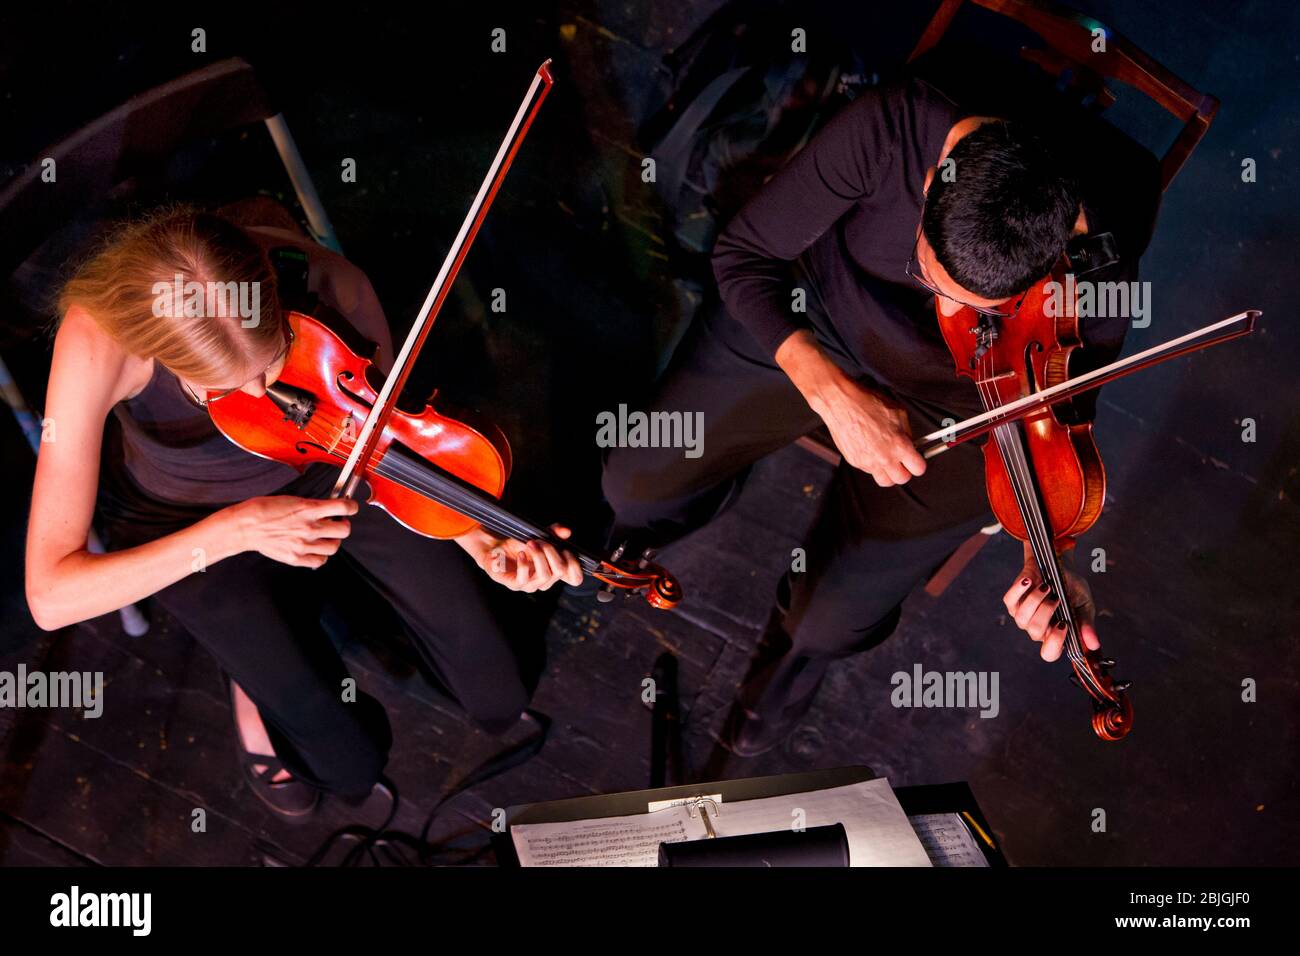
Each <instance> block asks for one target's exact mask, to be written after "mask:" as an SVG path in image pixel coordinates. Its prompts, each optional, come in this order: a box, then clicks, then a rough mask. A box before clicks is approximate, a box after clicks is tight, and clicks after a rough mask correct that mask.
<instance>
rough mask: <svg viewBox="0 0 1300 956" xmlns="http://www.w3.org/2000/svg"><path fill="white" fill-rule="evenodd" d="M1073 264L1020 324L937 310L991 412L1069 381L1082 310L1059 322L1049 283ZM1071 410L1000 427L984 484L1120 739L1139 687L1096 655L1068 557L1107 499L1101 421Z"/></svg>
mask: <svg viewBox="0 0 1300 956" xmlns="http://www.w3.org/2000/svg"><path fill="white" fill-rule="evenodd" d="M1067 268H1068V260H1066V258H1065V257H1064V256H1063V257H1062V259H1061V261H1060V262H1059V263H1058V264H1057V266H1056V268H1055V269H1054V270H1053V272H1052V275H1050V276H1048V277H1046V278H1044V279H1043V280H1042V281H1041V282H1039V283H1037V284H1035V285H1034V286H1033V287H1032V288H1030V290H1029V291H1028V292H1027V293H1026V295H1025V297H1024V298H1023V299H1022V300H1021V302H1020V305H1019V308H1018V309H1017V310H1016V312H1015V314H1014V315H1013V316H1011V317H1010V318H998V317H994V316H990V315H987V314H984V313H981V312H976V311H975V310H974V309H972V308H970V307H969V306H962V307H961V308H960V309H958V310H957V311H956V312H954V313H953V314H952V315H944V314H943V311H942V310H941V309H940V308H939V307H938V301H937V299H936V303H935V312H936V314H937V315H938V318H939V327H940V330H941V332H942V334H943V338H944V342H945V343H946V344H947V346H948V350H949V351H950V352H951V353H952V356H953V360H954V361H955V363H956V368H957V375H958V376H964V377H966V378H969V379H971V380H972V381H973V382H974V383H975V385H976V388H977V389H978V390H979V395H980V399H981V402H982V404H983V406H984V409H985V412H991V411H994V410H996V409H998V408H1000V407H1002V406H1005V405H1010V404H1013V403H1014V402H1016V401H1018V400H1021V399H1024V398H1026V397H1029V396H1033V395H1035V394H1036V393H1038V392H1042V391H1044V390H1046V389H1048V388H1051V387H1053V386H1056V385H1060V384H1062V383H1063V382H1065V381H1066V380H1067V379H1068V378H1069V364H1070V356H1071V354H1072V353H1073V352H1074V351H1075V350H1076V349H1078V348H1080V347H1081V346H1082V345H1083V339H1082V336H1081V335H1080V331H1079V320H1078V317H1077V316H1076V314H1075V313H1076V311H1077V310H1076V309H1074V308H1073V307H1070V306H1068V305H1067V307H1066V308H1064V309H1060V310H1059V311H1060V312H1063V313H1065V314H1063V315H1056V316H1054V315H1052V312H1053V311H1057V310H1056V309H1055V308H1053V309H1051V310H1049V308H1048V303H1050V302H1052V301H1053V297H1052V294H1051V291H1050V289H1051V287H1050V286H1049V282H1051V281H1053V280H1055V281H1057V282H1061V283H1062V285H1061V286H1058V287H1057V288H1072V285H1069V286H1066V285H1064V284H1063V283H1064V273H1065V270H1066V269H1067ZM1064 408H1065V406H1064V405H1063V404H1055V405H1040V406H1038V407H1037V408H1035V409H1034V410H1033V411H1031V412H1030V413H1029V414H1027V415H1025V416H1024V417H1022V418H1020V419H1018V420H1015V421H1007V422H1002V423H1000V424H995V425H993V426H992V427H991V428H990V429H989V431H990V432H991V437H990V439H989V440H988V441H986V442H985V444H984V478H985V485H986V487H987V490H988V497H989V504H990V506H991V507H992V509H993V514H994V516H995V517H996V518H997V520H998V522H999V523H1000V524H1001V525H1002V527H1003V529H1005V530H1006V531H1007V533H1008V534H1010V535H1011V536H1012V537H1014V538H1017V539H1019V540H1020V541H1027V542H1028V543H1029V546H1030V548H1031V550H1032V553H1033V556H1034V560H1035V562H1036V564H1037V565H1038V570H1039V574H1040V576H1041V577H1042V580H1043V581H1044V582H1046V583H1047V584H1048V585H1050V587H1051V589H1052V593H1053V594H1054V595H1056V596H1057V597H1058V598H1059V603H1058V605H1057V609H1056V612H1055V613H1054V615H1053V618H1052V626H1058V625H1059V624H1061V623H1064V625H1065V648H1064V649H1065V654H1066V657H1067V658H1068V659H1069V662H1070V666H1071V667H1072V668H1073V673H1072V675H1071V676H1072V678H1073V679H1074V681H1075V682H1076V683H1077V684H1078V685H1079V686H1081V687H1082V688H1083V689H1084V690H1085V691H1086V692H1087V694H1088V696H1089V697H1090V699H1091V701H1092V706H1093V715H1092V729H1093V731H1094V732H1095V733H1096V734H1097V736H1098V737H1100V738H1101V739H1102V740H1106V741H1116V740H1120V739H1122V738H1123V737H1125V736H1127V735H1128V733H1129V731H1131V730H1132V729H1133V705H1132V703H1131V702H1130V701H1129V699H1128V696H1127V695H1126V694H1125V691H1126V690H1127V689H1128V687H1129V686H1130V683H1131V682H1128V681H1124V682H1121V681H1116V680H1113V679H1112V678H1111V677H1110V675H1109V671H1110V669H1111V668H1112V667H1113V666H1114V663H1115V662H1114V661H1112V660H1109V659H1104V658H1102V657H1101V655H1100V652H1099V651H1091V650H1088V649H1087V648H1086V647H1085V646H1084V644H1083V641H1082V639H1081V638H1080V636H1079V622H1078V620H1077V619H1076V616H1075V612H1074V610H1073V609H1072V608H1071V607H1070V604H1069V601H1068V600H1067V599H1066V589H1065V576H1064V573H1063V572H1062V569H1061V563H1060V558H1059V555H1060V554H1061V553H1062V552H1064V551H1066V550H1068V549H1069V548H1072V547H1073V546H1074V544H1075V540H1076V538H1077V537H1078V536H1079V535H1081V534H1083V533H1084V532H1085V531H1087V530H1088V529H1089V528H1091V527H1092V526H1093V524H1094V523H1095V522H1096V520H1097V518H1098V517H1099V516H1100V515H1101V509H1102V504H1103V502H1104V501H1105V498H1106V470H1105V468H1104V467H1103V465H1102V461H1101V455H1100V453H1099V452H1098V450H1097V443H1096V440H1095V438H1094V436H1093V427H1092V423H1091V422H1071V421H1070V420H1069V419H1068V417H1067V416H1066V415H1065V414H1064Z"/></svg>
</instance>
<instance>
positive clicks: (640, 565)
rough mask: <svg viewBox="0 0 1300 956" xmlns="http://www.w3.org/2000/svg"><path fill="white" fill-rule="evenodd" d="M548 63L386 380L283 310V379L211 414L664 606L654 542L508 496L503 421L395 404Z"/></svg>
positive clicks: (429, 528)
mask: <svg viewBox="0 0 1300 956" xmlns="http://www.w3.org/2000/svg"><path fill="white" fill-rule="evenodd" d="M550 67H551V61H550V60H546V61H545V62H543V63H542V65H541V66H540V67H538V69H537V72H536V74H535V75H534V76H533V79H532V82H531V83H530V84H529V87H528V90H527V92H526V93H525V94H524V98H523V101H522V102H521V103H520V104H519V108H518V110H517V111H516V112H515V116H514V119H513V120H512V121H511V124H510V127H509V129H508V130H507V132H506V135H505V138H504V139H503V140H502V142H501V146H500V148H498V150H497V152H496V155H495V157H494V158H493V160H492V164H491V165H490V166H489V168H488V171H487V174H486V175H485V176H484V178H483V183H482V185H481V186H480V187H479V190H478V193H477V194H476V195H475V196H474V199H473V201H472V202H471V203H470V207H469V210H468V212H467V213H466V214H465V220H464V222H463V223H462V224H461V227H460V231H459V232H458V233H457V234H456V237H455V239H454V240H453V241H452V244H451V247H450V248H449V249H448V251H447V255H446V258H445V259H444V260H443V263H442V267H441V269H440V270H439V271H438V275H437V277H436V278H435V279H434V281H433V285H432V286H431V287H430V289H429V293H428V295H427V296H426V297H425V300H424V304H423V306H421V309H420V313H419V315H418V316H417V317H416V319H415V322H414V323H413V324H412V326H411V329H410V332H409V333H408V334H407V337H406V340H405V342H404V343H403V344H402V348H401V350H400V351H399V352H398V354H397V357H396V359H395V361H394V364H393V371H392V372H391V373H390V374H389V375H387V376H386V377H384V378H383V380H382V383H381V384H380V385H379V386H378V387H377V388H376V387H374V386H372V385H371V382H370V378H369V375H370V373H371V371H372V370H373V363H372V362H371V360H370V359H366V358H362V357H361V356H359V355H357V353H356V352H354V351H352V349H350V348H349V347H348V346H347V345H346V344H344V342H343V340H342V339H341V338H339V336H338V335H336V334H335V333H334V332H332V331H331V330H330V329H329V328H328V327H327V325H326V324H325V323H323V322H321V321H320V316H318V315H312V314H308V312H299V311H286V321H287V322H288V323H289V327H290V329H291V330H292V331H293V333H294V338H293V341H292V344H291V345H290V348H289V352H288V355H287V357H286V359H285V365H284V369H283V371H282V372H281V373H280V376H279V377H278V378H277V379H276V381H275V382H274V383H272V384H271V386H270V387H269V388H267V390H266V393H265V394H264V395H262V396H259V397H256V398H254V397H253V396H251V395H249V394H247V393H245V392H232V393H231V394H229V395H226V396H224V397H223V398H222V399H221V401H219V402H209V403H208V406H207V407H208V412H209V414H210V415H211V417H212V420H213V422H214V423H215V424H216V427H217V428H218V430H220V431H221V432H222V434H224V435H225V436H226V437H227V438H229V439H230V440H231V441H232V442H234V443H235V444H236V445H239V446H240V447H241V448H243V449H245V450H246V451H249V452H252V453H253V454H255V455H261V456H262V457H264V458H270V459H273V460H275V461H279V462H283V463H285V464H289V465H292V466H294V467H295V468H298V469H299V470H302V469H305V468H306V467H307V466H308V465H309V464H312V463H316V462H328V463H331V464H338V465H341V467H340V470H339V475H338V479H337V481H336V482H335V484H334V488H333V490H332V492H331V497H342V496H347V497H352V496H354V495H356V494H357V493H358V492H359V490H360V489H361V487H362V485H363V484H364V485H366V486H368V487H369V489H370V495H369V498H368V502H369V503H370V504H373V505H376V506H378V507H380V508H383V509H384V510H385V511H387V512H388V513H389V514H390V515H391V516H392V517H393V518H394V519H396V520H397V521H398V522H399V523H401V524H402V525H404V526H405V527H407V528H409V529H411V530H412V531H415V532H416V533H418V534H423V535H425V536H427V537H432V538H454V537H457V536H459V535H461V534H464V533H466V532H467V531H470V530H472V529H473V528H474V527H476V526H478V525H481V526H483V527H484V528H487V529H488V530H489V531H491V532H492V533H493V534H496V535H499V536H502V537H508V538H514V539H516V540H520V541H528V540H539V541H548V542H550V543H551V544H553V545H555V546H556V548H558V549H562V550H566V551H568V552H570V553H571V554H573V555H574V557H576V558H577V559H578V562H579V564H580V565H581V566H582V569H583V571H584V572H586V573H587V574H588V575H590V576H592V577H594V578H596V579H597V580H598V581H600V582H601V584H602V587H601V590H600V592H599V593H598V595H597V597H598V599H599V600H601V601H610V600H613V594H614V591H616V590H622V591H626V592H640V593H641V594H642V595H643V596H644V597H645V599H646V601H647V602H648V603H649V604H650V605H651V606H652V607H656V608H660V609H668V608H672V607H674V606H675V605H676V604H677V603H678V602H679V601H681V599H682V590H681V587H680V585H678V583H677V580H676V579H675V578H674V577H673V576H672V575H671V574H669V573H668V572H667V571H665V570H664V569H663V568H661V567H659V566H658V565H657V564H654V563H652V562H651V560H650V559H651V557H652V556H653V552H651V551H650V550H649V549H647V550H646V551H644V552H643V553H642V554H641V555H640V557H639V558H638V559H636V560H632V559H629V558H625V557H624V555H623V551H624V548H623V547H619V548H618V549H617V550H616V551H615V552H614V553H613V554H611V555H610V556H609V557H603V558H602V557H599V556H597V555H594V554H591V553H590V552H587V551H584V550H582V549H580V548H576V547H575V546H574V545H573V544H571V543H570V542H568V541H563V540H559V539H557V538H555V537H554V536H552V535H551V534H550V532H548V531H547V530H545V529H544V528H541V527H539V526H538V525H536V524H533V523H532V522H530V521H527V520H525V519H523V518H521V517H519V516H517V515H515V514H512V513H511V512H510V511H507V510H506V509H505V508H504V507H503V506H502V505H501V503H500V501H499V500H498V499H499V498H500V496H501V493H502V491H504V489H505V484H506V478H507V477H508V476H509V474H510V463H511V454H510V446H509V444H508V443H507V442H506V440H505V436H504V435H502V434H501V432H500V431H499V430H497V429H496V428H495V426H491V425H484V426H482V427H480V428H475V427H474V426H473V425H471V424H470V423H468V422H466V421H462V420H461V419H460V418H458V417H453V416H451V415H448V414H444V413H443V412H442V411H440V410H438V409H437V408H435V407H434V405H433V404H432V402H429V403H426V404H425V406H424V408H423V410H422V411H420V412H419V413H418V414H417V413H411V412H407V411H405V410H403V409H401V408H399V407H398V404H397V400H398V398H399V396H400V395H401V393H402V387H403V386H404V385H405V384H406V381H407V378H408V377H409V376H410V373H411V368H412V366H413V365H414V364H415V359H416V357H417V356H418V355H419V354H420V350H421V348H422V347H423V346H424V342H425V340H426V339H427V337H428V335H429V330H430V329H431V328H432V326H433V322H434V320H435V319H436V318H437V316H438V313H439V311H440V310H441V309H442V306H443V303H444V302H445V301H446V299H447V294H448V293H449V292H450V291H451V287H452V283H453V282H454V281H455V279H456V276H457V274H458V273H459V272H460V267H461V265H462V264H463V263H464V261H465V257H466V256H467V255H468V254H469V250H470V246H471V244H472V243H473V241H474V237H475V236H477V235H478V231H479V228H480V227H481V226H482V224H483V221H484V219H485V218H486V216H487V212H488V209H489V208H490V207H491V205H492V201H493V199H495V197H496V195H497V193H498V192H499V191H500V189H501V184H502V182H504V180H505V176H506V172H507V171H508V170H509V168H510V165H511V163H512V162H513V161H514V158H515V155H516V153H518V151H519V148H520V146H521V145H522V144H523V140H524V137H525V135H526V134H527V132H528V129H529V127H531V126H532V123H533V120H534V119H536V117H537V113H538V111H539V110H540V109H541V106H542V102H543V101H544V100H545V98H546V95H547V93H548V92H549V91H550V89H551V86H552V85H553V83H554V78H553V76H552V75H551V69H550ZM309 311H310V310H309Z"/></svg>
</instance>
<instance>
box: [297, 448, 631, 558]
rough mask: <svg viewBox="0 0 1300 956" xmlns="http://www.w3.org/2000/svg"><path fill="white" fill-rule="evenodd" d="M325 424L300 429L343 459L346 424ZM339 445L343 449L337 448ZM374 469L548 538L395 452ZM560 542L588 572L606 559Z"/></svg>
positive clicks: (492, 525)
mask: <svg viewBox="0 0 1300 956" xmlns="http://www.w3.org/2000/svg"><path fill="white" fill-rule="evenodd" d="M325 425H326V428H327V429H328V430H330V431H331V433H332V434H331V436H330V438H329V439H328V440H322V438H323V436H321V435H320V434H319V432H316V431H314V430H313V429H312V428H311V426H310V425H308V426H307V427H306V428H304V430H303V432H304V434H305V435H306V436H307V438H308V439H309V440H310V441H311V442H312V443H313V444H316V445H318V446H320V447H321V448H323V449H325V451H326V452H327V453H328V454H330V455H331V456H333V457H335V458H340V459H344V460H346V458H347V454H346V452H347V451H350V450H351V449H350V444H349V443H348V442H347V441H345V440H344V435H345V433H346V431H347V426H346V424H343V423H340V424H338V425H336V426H331V425H330V424H329V423H328V422H326V423H325ZM340 448H342V449H344V450H343V451H340ZM373 471H374V472H375V473H376V474H378V475H379V476H380V477H382V478H389V479H391V480H393V481H396V482H397V483H399V484H401V485H402V486H403V487H406V488H408V489H410V490H411V491H414V492H416V493H417V494H420V495H422V496H424V497H427V498H430V499H431V500H433V501H435V502H437V503H438V504H441V505H443V506H444V507H447V508H450V509H451V510H453V511H456V512H458V513H459V514H463V515H465V516H466V517H468V518H471V519H473V520H475V521H477V522H479V523H480V524H482V525H484V526H485V527H487V528H489V529H490V530H492V531H495V532H496V533H498V534H502V535H504V536H506V537H510V538H514V539H516V540H521V541H527V540H530V539H541V540H550V535H549V534H548V533H547V532H545V531H543V530H542V529H541V528H538V527H537V526H535V525H531V524H529V523H527V522H525V521H523V520H522V519H520V518H517V517H515V516H514V515H511V514H510V513H509V512H508V511H506V510H505V509H504V508H501V507H500V505H498V504H497V503H496V502H494V501H489V500H487V498H486V496H485V495H483V494H482V493H475V492H472V491H470V490H468V489H465V488H462V487H460V486H459V485H457V484H456V483H455V482H453V481H449V480H448V479H446V478H444V477H443V476H441V475H438V474H436V473H434V472H431V471H428V470H425V469H424V468H422V467H420V466H419V465H417V464H416V463H414V462H406V461H404V460H403V459H402V458H401V457H399V456H397V455H391V456H390V455H388V454H387V453H385V454H384V455H382V456H381V457H380V458H379V459H377V460H376V462H375V465H374V466H373ZM552 543H555V542H552ZM561 544H562V545H563V547H564V548H565V549H566V550H568V551H570V552H571V553H572V554H573V555H574V556H575V557H577V558H578V561H579V563H580V564H581V565H582V566H583V569H584V570H585V571H587V572H589V573H591V572H595V571H597V570H600V569H602V568H603V567H604V566H605V562H603V561H602V560H600V559H599V558H596V557H594V556H592V555H589V554H587V553H586V552H585V551H583V550H582V549H579V548H576V547H574V546H573V545H571V544H569V543H568V542H561ZM604 573H606V574H611V576H614V577H616V578H617V580H619V581H625V580H636V579H639V576H637V575H629V574H627V573H626V572H623V571H617V570H616V572H615V573H611V572H610V571H605V572H604Z"/></svg>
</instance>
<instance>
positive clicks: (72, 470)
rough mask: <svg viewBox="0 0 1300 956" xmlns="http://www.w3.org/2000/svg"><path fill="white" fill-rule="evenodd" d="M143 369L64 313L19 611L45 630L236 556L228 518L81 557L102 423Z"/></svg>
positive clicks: (80, 316) (74, 314) (84, 321)
mask: <svg viewBox="0 0 1300 956" xmlns="http://www.w3.org/2000/svg"><path fill="white" fill-rule="evenodd" d="M141 371H142V366H141V363H140V362H139V361H138V360H134V359H132V358H131V357H130V356H129V355H127V354H126V353H125V352H124V351H123V350H122V349H121V347H120V346H118V345H117V343H116V342H114V341H113V340H112V339H111V338H109V337H108V336H107V335H106V334H105V333H103V332H102V331H101V330H100V329H99V328H98V327H97V326H96V325H95V324H94V322H93V320H91V319H90V318H89V316H87V315H86V314H85V313H84V312H79V311H78V310H76V309H73V310H70V311H69V314H68V318H67V320H66V321H65V322H64V323H63V325H62V326H61V327H60V329H59V334H58V336H57V338H56V339H55V345H54V361H53V364H52V366H51V370H50V386H49V392H48V396H47V399H46V409H45V416H46V426H45V432H44V437H45V440H44V441H43V442H42V444H41V450H40V455H39V457H38V459H37V463H36V484H35V488H34V489H33V492H32V511H31V519H30V521H29V523H28V528H27V582H26V583H27V603H28V605H29V607H30V608H31V611H32V616H33V617H34V618H35V619H36V623H37V624H39V625H40V626H41V627H42V628H45V629H46V630H53V629H56V628H59V627H64V626H66V625H68V624H73V623H76V622H77V621H82V620H86V619H87V618H91V617H95V616H96V615H99V614H104V613H107V612H109V611H112V610H115V609H117V608H120V607H122V606H124V605H126V604H130V603H131V602H133V601H137V600H140V599H141V598H143V597H146V596H148V595H150V594H153V593H154V592H155V591H158V590H160V589H162V588H164V587H166V586H167V585H169V584H172V583H174V582H176V581H178V580H180V579H181V578H183V577H185V576H186V575H187V574H190V573H191V571H192V570H193V569H194V568H195V567H196V566H197V563H198V560H199V559H200V558H202V560H203V561H204V562H206V563H209V564H210V563H212V562H214V561H219V560H221V559H222V558H224V557H228V556H229V555H231V554H234V553H236V550H237V549H238V536H237V535H236V534H235V533H234V532H235V530H236V529H235V528H234V527H233V525H232V522H231V521H230V520H229V518H228V517H227V518H219V517H218V516H217V515H214V516H213V517H212V518H209V519H205V520H203V521H200V522H199V523H197V524H195V525H193V526H191V527H189V528H186V529H185V530H184V531H181V532H179V533H176V534H172V535H168V536H166V537H164V538H160V539H159V540H157V541H154V542H151V543H149V544H146V545H142V546H140V547H138V548H131V549H130V550H126V551H120V552H116V553H113V554H91V553H90V552H89V551H87V550H86V537H87V535H88V533H89V531H90V523H91V515H92V513H93V511H94V508H95V496H96V489H97V486H98V478H99V453H100V444H101V442H102V440H103V434H104V421H105V418H106V417H107V415H108V412H109V409H110V408H112V406H113V405H114V404H115V403H116V402H118V401H120V400H121V399H123V398H125V397H126V396H127V395H128V394H130V392H131V390H132V389H133V388H137V387H139V385H140V382H139V381H138V380H139V378H140V372H141Z"/></svg>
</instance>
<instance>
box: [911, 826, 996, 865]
mask: <svg viewBox="0 0 1300 956" xmlns="http://www.w3.org/2000/svg"><path fill="white" fill-rule="evenodd" d="M907 819H908V820H910V821H912V827H913V829H915V830H916V835H917V837H919V838H920V840H921V846H923V847H925V852H926V853H927V854H928V855H929V857H930V862H932V863H933V864H934V865H935V866H988V865H989V861H988V859H987V858H986V857H985V856H984V854H983V852H981V851H980V848H979V844H978V843H976V842H975V837H974V835H973V834H972V833H971V832H970V829H969V828H968V827H967V826H966V824H965V823H963V822H962V819H961V817H960V816H959V815H958V814H956V813H921V814H917V815H916V816H914V817H908V818H907Z"/></svg>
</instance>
